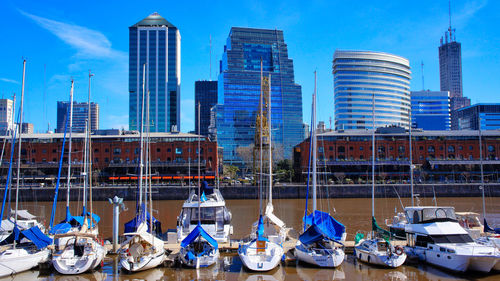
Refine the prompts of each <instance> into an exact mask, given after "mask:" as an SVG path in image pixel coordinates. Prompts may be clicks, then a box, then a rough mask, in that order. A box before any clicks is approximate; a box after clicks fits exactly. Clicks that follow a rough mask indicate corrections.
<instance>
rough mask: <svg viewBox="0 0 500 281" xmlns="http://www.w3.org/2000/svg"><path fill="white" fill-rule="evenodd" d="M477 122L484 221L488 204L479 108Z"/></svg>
mask: <svg viewBox="0 0 500 281" xmlns="http://www.w3.org/2000/svg"><path fill="white" fill-rule="evenodd" d="M477 122H478V124H477V125H478V129H479V166H480V169H481V196H482V199H483V219H486V202H485V198H484V169H483V140H482V135H481V117H480V116H479V106H478V107H477Z"/></svg>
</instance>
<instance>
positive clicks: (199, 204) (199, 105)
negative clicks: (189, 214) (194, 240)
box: [197, 102, 201, 225]
mask: <svg viewBox="0 0 500 281" xmlns="http://www.w3.org/2000/svg"><path fill="white" fill-rule="evenodd" d="M200 110H201V103H200V102H198V116H197V119H198V120H197V122H198V224H200V225H201V192H200V191H201V179H200V178H201V166H200V165H201V163H200V161H201V148H200Z"/></svg>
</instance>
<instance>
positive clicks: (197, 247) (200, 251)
mask: <svg viewBox="0 0 500 281" xmlns="http://www.w3.org/2000/svg"><path fill="white" fill-rule="evenodd" d="M199 130H200V104H198V194H197V196H196V197H192V201H197V203H198V208H197V210H196V209H195V208H192V210H193V211H195V210H196V211H197V212H193V215H192V217H191V220H198V225H196V227H195V228H194V229H193V230H192V231H191V232H190V233H189V235H188V236H187V237H186V238H184V239H183V240H182V242H181V249H180V253H179V256H180V259H181V262H182V264H184V265H185V266H189V267H194V268H200V267H208V266H211V265H213V264H215V263H216V262H217V260H218V259H219V255H220V254H219V244H218V243H217V241H216V240H215V239H214V238H213V237H212V236H210V234H208V233H207V232H206V231H205V229H204V228H203V226H202V225H201V218H202V216H204V213H202V212H201V210H202V209H201V203H202V201H206V200H207V197H206V195H205V193H203V194H202V193H201V168H200V162H201V150H200V148H201V146H200V132H199ZM203 187H204V190H205V191H207V188H208V184H207V183H206V182H203ZM207 210H208V209H207Z"/></svg>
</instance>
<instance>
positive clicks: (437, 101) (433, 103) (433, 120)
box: [411, 91, 451, 131]
mask: <svg viewBox="0 0 500 281" xmlns="http://www.w3.org/2000/svg"><path fill="white" fill-rule="evenodd" d="M411 121H412V128H419V129H423V130H425V131H427V130H450V128H451V117H450V93H449V92H438V91H415V92H411Z"/></svg>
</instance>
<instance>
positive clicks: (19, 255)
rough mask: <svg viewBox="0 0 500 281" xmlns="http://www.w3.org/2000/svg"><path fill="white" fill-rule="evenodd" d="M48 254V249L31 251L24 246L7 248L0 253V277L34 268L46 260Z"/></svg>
mask: <svg viewBox="0 0 500 281" xmlns="http://www.w3.org/2000/svg"><path fill="white" fill-rule="evenodd" d="M49 254H50V251H49V250H48V249H43V250H40V251H36V252H33V253H30V251H27V250H26V249H24V248H16V249H7V250H5V251H4V252H2V253H1V254H0V277H5V276H9V275H13V274H16V273H19V272H23V271H26V270H29V269H32V268H35V267H37V266H38V265H39V264H41V263H44V262H47V261H48V260H49Z"/></svg>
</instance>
